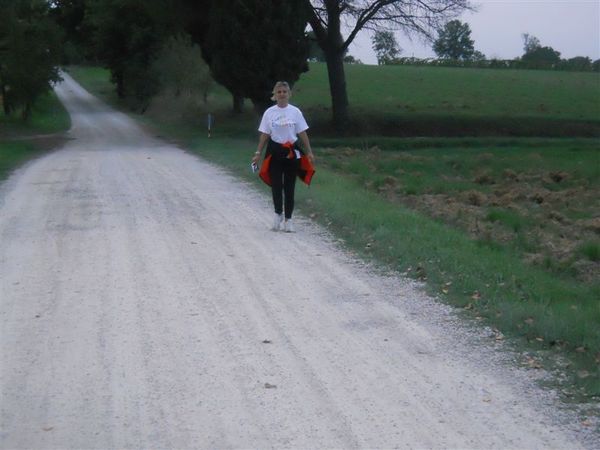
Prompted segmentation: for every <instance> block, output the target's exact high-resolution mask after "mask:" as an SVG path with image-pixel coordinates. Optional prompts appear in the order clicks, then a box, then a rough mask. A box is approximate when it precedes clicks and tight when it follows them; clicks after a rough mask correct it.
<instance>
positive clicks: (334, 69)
mask: <svg viewBox="0 0 600 450" xmlns="http://www.w3.org/2000/svg"><path fill="white" fill-rule="evenodd" d="M327 74H328V76H329V91H330V93H331V106H332V110H333V126H334V128H335V131H337V132H338V133H342V132H344V131H345V130H346V129H347V127H348V122H349V115H348V110H349V106H348V93H347V90H346V74H345V72H344V54H343V53H341V52H339V51H334V52H331V53H330V54H328V55H327Z"/></svg>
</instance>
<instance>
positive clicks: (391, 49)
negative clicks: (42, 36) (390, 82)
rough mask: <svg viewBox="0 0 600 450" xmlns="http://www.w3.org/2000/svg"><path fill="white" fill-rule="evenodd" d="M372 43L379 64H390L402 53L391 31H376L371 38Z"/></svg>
mask: <svg viewBox="0 0 600 450" xmlns="http://www.w3.org/2000/svg"><path fill="white" fill-rule="evenodd" d="M371 43H372V47H373V51H374V52H375V56H376V57H377V64H379V65H383V64H389V63H390V62H392V61H393V60H395V59H396V58H398V56H400V53H402V49H401V48H400V46H399V45H398V42H397V41H396V37H395V36H394V33H392V32H391V31H376V32H375V34H374V35H373V37H372V38H371Z"/></svg>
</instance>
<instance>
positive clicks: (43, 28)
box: [0, 0, 61, 120]
mask: <svg viewBox="0 0 600 450" xmlns="http://www.w3.org/2000/svg"><path fill="white" fill-rule="evenodd" d="M0 17H2V20H1V21H0V94H1V96H2V104H3V108H4V113H5V114H7V115H8V114H11V113H13V112H15V111H17V110H19V109H20V111H21V116H22V118H23V119H24V120H27V119H28V118H29V116H30V114H31V108H32V106H33V104H34V103H35V101H36V100H37V99H38V98H39V97H40V96H41V95H43V94H44V93H46V92H48V91H49V90H50V89H51V88H52V83H55V82H57V81H59V80H60V75H59V70H58V65H59V63H60V56H61V52H60V41H61V34H60V29H59V27H58V26H57V25H56V24H55V23H54V21H53V20H52V19H50V17H49V11H48V3H47V2H46V1H44V0H27V1H26V0H13V1H11V2H1V3H0Z"/></svg>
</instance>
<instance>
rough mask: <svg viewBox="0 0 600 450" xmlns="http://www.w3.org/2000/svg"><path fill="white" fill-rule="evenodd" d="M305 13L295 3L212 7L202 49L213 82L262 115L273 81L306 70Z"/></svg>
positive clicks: (263, 0) (235, 1) (254, 0)
mask: <svg viewBox="0 0 600 450" xmlns="http://www.w3.org/2000/svg"><path fill="white" fill-rule="evenodd" d="M308 13H309V11H308V9H307V8H306V3H305V2H303V1H298V0H288V1H285V2H282V1H281V0H232V1H228V2H221V1H216V0H215V1H213V2H212V6H211V8H210V13H209V17H210V20H209V26H208V30H207V34H206V36H205V41H204V43H203V45H202V48H203V54H204V57H205V59H206V61H207V63H208V64H209V66H210V68H211V72H212V74H213V77H214V78H215V80H216V81H217V82H219V83H220V84H222V85H223V86H225V87H226V88H227V89H228V90H229V91H230V92H231V93H232V95H233V96H234V99H236V98H237V99H240V98H249V99H250V100H252V102H253V103H254V107H255V109H256V110H257V111H259V112H262V111H263V110H264V109H266V108H267V107H268V106H270V104H271V102H270V100H269V99H270V97H271V90H272V88H273V84H274V83H275V82H276V81H278V80H285V81H288V82H289V83H291V84H293V83H294V82H295V81H297V80H298V78H299V77H300V74H301V73H302V72H306V71H307V70H308V63H307V58H308V40H307V38H306V36H305V33H304V31H305V27H306V23H307V20H308Z"/></svg>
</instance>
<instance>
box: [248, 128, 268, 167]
mask: <svg viewBox="0 0 600 450" xmlns="http://www.w3.org/2000/svg"><path fill="white" fill-rule="evenodd" d="M269 137H270V136H269V135H268V134H265V133H260V136H259V137H258V145H257V146H256V152H255V153H254V157H253V158H252V162H253V163H255V162H258V160H259V159H260V154H261V153H262V151H263V148H265V144H266V143H267V141H268V140H269Z"/></svg>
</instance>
